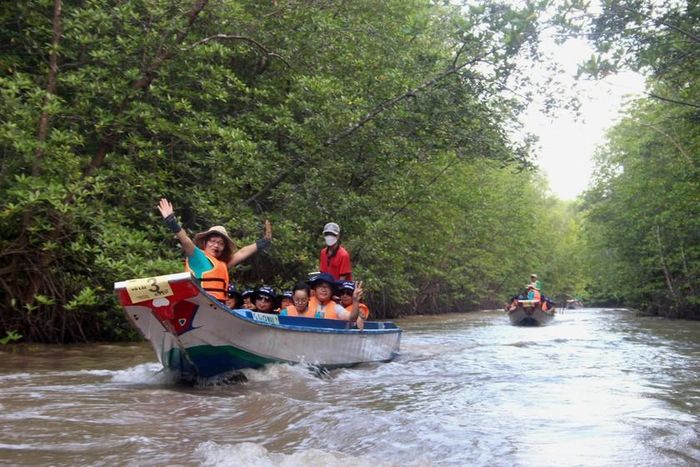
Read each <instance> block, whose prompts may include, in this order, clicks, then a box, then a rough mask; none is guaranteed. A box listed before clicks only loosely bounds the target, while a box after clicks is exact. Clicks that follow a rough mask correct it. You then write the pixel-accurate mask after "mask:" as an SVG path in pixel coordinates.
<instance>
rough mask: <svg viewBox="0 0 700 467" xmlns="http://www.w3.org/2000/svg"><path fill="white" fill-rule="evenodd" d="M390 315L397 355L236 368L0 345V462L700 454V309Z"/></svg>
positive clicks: (374, 462)
mask: <svg viewBox="0 0 700 467" xmlns="http://www.w3.org/2000/svg"><path fill="white" fill-rule="evenodd" d="M397 324H399V325H400V326H401V327H402V328H403V330H404V333H403V336H402V340H401V354H400V356H399V357H398V358H397V359H396V360H395V361H393V362H391V363H386V364H377V365H374V364H372V365H361V366H358V367H355V368H350V369H342V370H334V371H332V372H330V373H329V374H326V375H318V374H316V373H314V372H313V371H310V370H309V369H308V368H305V367H301V366H288V365H272V366H269V367H266V368H264V369H262V370H255V371H247V372H246V376H247V381H246V382H242V383H233V384H231V383H228V384H224V383H216V382H210V383H209V384H201V385H198V386H183V385H178V384H175V383H174V382H173V381H171V379H170V378H169V377H168V375H167V374H164V373H163V372H162V371H161V367H160V365H159V364H158V363H157V361H156V358H155V355H154V353H153V351H152V349H151V348H150V346H149V344H147V343H136V344H128V345H95V344H92V345H84V346H37V345H32V346H27V345H22V346H18V347H10V346H4V347H0V420H1V423H0V464H2V465H96V466H101V465H110V466H111V465H163V466H166V465H168V466H170V465H182V466H190V465H207V466H278V465H284V466H297V465H298V466H307V465H319V466H320V465H322V466H336V465H337V466H372V467H379V466H447V465H458V466H462V465H483V466H501V465H502V466H667V465H673V466H684V465H688V466H697V465H700V322H690V321H672V320H665V319H659V318H644V317H638V316H635V315H634V314H633V313H631V312H629V311H625V310H610V309H582V310H566V311H565V312H563V313H561V314H559V315H558V316H557V318H556V319H555V320H554V322H553V323H552V324H551V325H549V326H546V327H542V328H519V327H513V326H511V325H510V324H509V323H508V319H507V317H506V316H504V314H503V312H499V311H484V312H475V313H464V314H453V315H442V316H435V317H413V318H409V319H404V320H399V321H397Z"/></svg>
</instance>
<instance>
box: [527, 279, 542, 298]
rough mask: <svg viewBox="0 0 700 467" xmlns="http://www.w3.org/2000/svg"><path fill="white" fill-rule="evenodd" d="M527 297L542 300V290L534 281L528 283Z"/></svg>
mask: <svg viewBox="0 0 700 467" xmlns="http://www.w3.org/2000/svg"><path fill="white" fill-rule="evenodd" d="M527 299H528V300H535V301H537V302H539V301H540V290H539V289H538V288H537V286H536V284H535V283H534V282H532V283H530V284H528V285H527Z"/></svg>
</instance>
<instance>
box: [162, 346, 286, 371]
mask: <svg viewBox="0 0 700 467" xmlns="http://www.w3.org/2000/svg"><path fill="white" fill-rule="evenodd" d="M187 355H188V356H189V359H190V360H191V361H192V362H193V363H194V365H195V367H196V369H195V368H192V365H191V364H190V362H189V361H188V359H187V357H185V355H184V354H183V353H182V351H181V350H180V349H179V348H173V349H171V350H170V351H169V352H167V353H166V355H164V357H163V363H164V366H166V367H167V368H169V369H171V370H177V371H182V372H183V373H196V374H197V375H198V376H202V377H205V378H209V377H211V376H216V375H218V374H221V373H225V372H227V371H231V370H241V369H243V368H260V367H261V366H263V365H266V364H268V363H285V362H284V361H282V360H274V359H271V358H265V357H261V356H259V355H255V354H252V353H250V352H246V351H245V350H242V349H239V348H237V347H233V346H230V345H221V346H213V345H199V346H195V347H189V348H188V349H187Z"/></svg>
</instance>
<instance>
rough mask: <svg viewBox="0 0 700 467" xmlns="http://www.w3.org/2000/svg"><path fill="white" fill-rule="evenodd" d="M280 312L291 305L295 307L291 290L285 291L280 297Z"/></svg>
mask: <svg viewBox="0 0 700 467" xmlns="http://www.w3.org/2000/svg"><path fill="white" fill-rule="evenodd" d="M280 297H281V298H280V311H281V310H284V309H285V308H287V307H288V306H290V305H294V301H293V300H292V291H291V290H285V291H284V292H282V295H280Z"/></svg>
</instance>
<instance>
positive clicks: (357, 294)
mask: <svg viewBox="0 0 700 467" xmlns="http://www.w3.org/2000/svg"><path fill="white" fill-rule="evenodd" d="M362 292H363V290H362V281H359V282H358V283H357V284H355V291H354V292H353V293H352V301H353V302H359V301H360V300H361V299H362Z"/></svg>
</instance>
